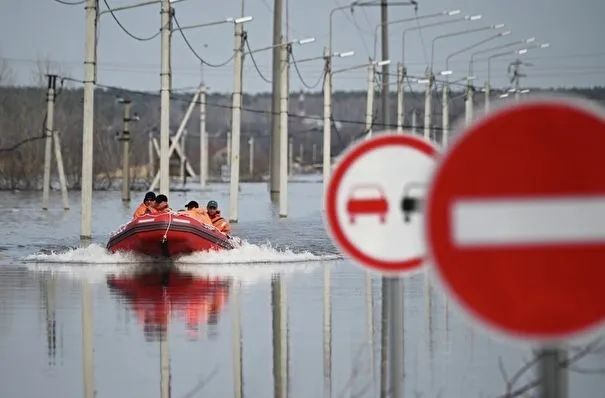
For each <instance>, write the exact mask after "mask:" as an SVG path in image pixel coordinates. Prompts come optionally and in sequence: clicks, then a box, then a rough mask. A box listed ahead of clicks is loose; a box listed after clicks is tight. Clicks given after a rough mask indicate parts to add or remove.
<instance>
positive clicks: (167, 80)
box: [159, 0, 172, 199]
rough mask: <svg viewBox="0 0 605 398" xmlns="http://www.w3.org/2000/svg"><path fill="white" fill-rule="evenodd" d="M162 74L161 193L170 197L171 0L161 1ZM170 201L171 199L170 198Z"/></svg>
mask: <svg viewBox="0 0 605 398" xmlns="http://www.w3.org/2000/svg"><path fill="white" fill-rule="evenodd" d="M161 3H162V10H161V12H160V14H161V23H162V25H161V32H162V33H161V37H162V42H161V50H160V51H161V72H160V81H161V88H160V107H161V111H160V173H159V174H160V192H161V193H163V194H164V195H166V196H169V195H170V163H169V161H170V155H169V148H170V91H171V80H172V79H171V72H170V38H171V36H172V7H171V6H170V0H161ZM169 199H170V198H169Z"/></svg>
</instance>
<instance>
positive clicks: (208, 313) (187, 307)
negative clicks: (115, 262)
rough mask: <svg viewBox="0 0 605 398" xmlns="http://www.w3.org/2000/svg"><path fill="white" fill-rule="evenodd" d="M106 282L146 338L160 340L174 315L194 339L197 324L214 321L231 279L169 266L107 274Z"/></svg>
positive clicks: (196, 336) (223, 304)
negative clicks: (140, 327) (130, 310)
mask: <svg viewBox="0 0 605 398" xmlns="http://www.w3.org/2000/svg"><path fill="white" fill-rule="evenodd" d="M107 286H108V287H109V289H110V291H111V292H113V293H114V294H115V295H116V296H117V297H119V298H120V299H121V300H122V301H123V302H124V303H126V304H127V305H128V306H130V307H131V309H132V311H133V312H134V313H135V314H136V315H137V318H138V320H139V322H140V323H141V324H142V325H143V328H144V332H145V338H146V340H147V341H158V340H161V339H162V337H163V336H165V334H166V333H167V330H168V324H169V323H170V320H171V319H173V318H181V319H184V321H185V325H186V329H187V334H188V336H189V338H190V339H192V340H197V339H198V338H199V329H200V325H202V324H207V325H210V326H212V325H216V324H217V322H218V317H219V314H220V312H221V310H222V309H223V307H224V306H225V304H226V302H227V298H228V296H229V290H230V286H231V281H230V280H229V279H224V278H220V277H207V276H205V277H202V276H195V275H194V274H192V273H187V272H183V271H181V270H179V269H178V268H176V267H168V268H166V269H162V270H146V269H143V270H139V271H136V272H134V273H132V274H126V275H110V276H108V278H107Z"/></svg>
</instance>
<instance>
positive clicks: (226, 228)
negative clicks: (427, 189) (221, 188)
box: [206, 200, 231, 234]
mask: <svg viewBox="0 0 605 398" xmlns="http://www.w3.org/2000/svg"><path fill="white" fill-rule="evenodd" d="M206 211H207V213H208V216H209V217H210V221H212V225H214V228H216V229H218V230H219V231H221V232H222V233H224V234H230V233H231V226H230V225H229V223H227V221H225V219H224V218H223V216H221V211H220V210H219V209H218V203H216V201H215V200H211V201H210V202H208V204H207V205H206Z"/></svg>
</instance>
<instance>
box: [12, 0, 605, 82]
mask: <svg viewBox="0 0 605 398" xmlns="http://www.w3.org/2000/svg"><path fill="white" fill-rule="evenodd" d="M66 1H76V0H66ZM283 1H284V2H286V1H287V0H283ZM1 2H2V6H1V12H0V58H3V59H5V60H7V61H9V64H10V65H11V66H12V67H13V69H14V70H15V71H16V74H17V76H18V82H19V83H21V84H28V83H30V82H31V81H32V72H31V71H32V70H33V69H34V68H35V64H36V60H38V59H50V60H52V61H54V62H56V63H57V64H59V65H60V66H59V67H60V73H69V75H70V76H71V77H73V78H77V79H81V78H82V77H83V63H82V62H83V54H84V16H85V14H84V6H83V5H75V6H69V5H62V4H59V3H58V2H56V1H55V0H1ZM107 2H108V3H109V5H110V6H111V7H112V8H115V7H119V6H123V5H126V4H132V3H133V2H135V3H136V2H137V0H107ZM349 2H350V1H349V0H289V5H288V9H289V12H288V14H289V28H290V29H289V35H290V39H291V40H294V39H300V38H305V37H310V36H312V37H315V38H316V41H315V42H314V43H311V44H307V45H304V46H295V47H294V55H295V57H296V58H298V59H303V58H309V57H315V56H321V54H322V49H323V46H325V45H327V42H328V20H329V12H330V9H332V8H334V7H338V6H340V5H346V4H348V3H349ZM418 3H419V10H418V15H420V16H422V15H426V14H433V13H438V12H440V11H443V10H455V9H460V10H461V11H462V15H471V14H481V15H482V16H483V18H482V20H480V21H475V22H455V23H450V24H449V25H448V24H446V25H443V26H437V27H430V28H428V27H427V28H424V29H420V30H418V29H416V30H413V31H411V32H409V33H408V34H406V45H405V50H406V51H405V61H406V64H407V66H408V69H409V73H410V75H414V76H418V75H421V74H423V73H424V70H425V68H426V65H427V62H429V61H430V57H431V42H432V39H433V38H434V37H435V36H438V35H443V34H447V33H452V32H456V31H461V30H467V29H472V28H473V27H483V26H489V25H491V24H500V23H502V24H505V25H506V27H505V28H504V29H501V30H500V31H502V30H510V31H511V35H510V36H506V37H501V38H498V39H495V40H493V41H490V42H488V43H486V44H484V45H482V46H481V47H477V48H476V49H473V50H471V51H468V52H464V53H462V54H460V55H457V56H455V57H453V58H452V59H451V61H450V69H452V70H453V71H454V73H455V76H453V77H452V78H451V79H458V78H462V77H464V76H466V75H467V74H468V72H467V71H468V60H469V57H470V54H471V53H472V52H473V51H477V50H480V49H484V48H490V47H493V46H498V45H502V44H506V43H509V42H513V41H517V40H522V39H525V38H528V37H536V38H537V41H539V42H548V43H550V45H551V47H550V48H548V49H540V50H532V51H530V52H529V53H528V54H526V55H525V56H523V57H522V59H523V60H525V61H528V62H531V63H532V64H533V66H531V67H527V68H525V69H524V71H525V73H527V78H526V79H525V80H523V83H524V84H525V85H528V86H542V87H551V86H574V85H575V86H593V85H605V25H604V24H603V20H602V18H603V16H604V15H605V2H604V1H599V0H575V1H569V0H567V1H561V0H431V1H427V0H418ZM272 6H273V0H245V15H250V16H253V17H254V20H253V21H252V22H249V23H247V24H246V30H247V32H248V38H249V42H250V44H251V46H252V48H261V47H266V46H269V45H271V41H272ZM100 7H101V9H102V10H103V9H106V6H105V4H104V0H100ZM284 7H286V5H285V3H284ZM175 8H176V17H177V19H178V21H179V22H180V24H181V26H185V25H192V24H200V23H205V22H213V21H217V20H222V19H224V18H225V17H230V16H238V15H240V10H241V1H240V0H237V1H236V0H221V1H216V0H185V1H183V2H181V3H178V4H175ZM159 9H160V6H159V4H157V5H150V6H146V7H142V8H138V9H135V10H128V11H122V12H118V13H116V15H117V16H118V18H119V19H120V22H122V24H123V25H124V26H125V27H126V29H128V30H129V31H130V32H131V33H133V34H134V35H137V36H140V37H148V36H151V35H153V34H155V33H157V32H158V30H159V27H160V15H159ZM284 14H285V13H284ZM413 16H414V10H413V7H409V6H407V7H402V6H399V7H396V6H393V7H391V8H390V9H389V20H390V21H395V20H399V19H405V18H411V17H413ZM458 17H459V16H456V17H449V18H458ZM284 19H285V18H284ZM446 19H447V17H442V18H426V19H422V20H420V21H417V22H407V23H395V24H391V25H390V26H389V40H390V43H389V44H390V50H389V51H390V57H389V58H390V59H391V60H392V64H391V70H393V71H394V70H395V66H394V65H395V62H397V61H400V60H401V53H402V30H403V29H405V28H410V27H416V26H419V25H420V26H422V25H424V24H432V23H436V22H438V21H442V20H446ZM379 22H380V8H379V7H365V8H357V9H355V12H354V13H353V14H351V12H350V11H348V10H347V11H344V12H343V11H338V12H336V13H335V16H334V23H333V31H334V39H333V43H334V44H333V45H334V48H333V49H334V51H342V52H344V51H355V53H356V54H355V56H353V57H349V58H342V59H336V60H335V61H334V68H335V69H340V68H346V67H350V66H356V65H362V64H364V63H366V62H367V59H368V56H369V55H371V54H373V41H374V40H373V32H374V29H375V27H376V25H377V24H378V23H379ZM100 25H101V26H100V37H99V47H98V51H99V52H98V55H99V83H101V84H105V85H111V86H120V87H125V88H130V89H137V90H141V89H143V90H158V89H159V85H160V76H159V70H160V38H159V37H157V38H155V39H153V40H151V41H145V42H141V41H137V40H135V39H132V38H130V37H128V36H127V35H126V34H125V33H124V32H123V31H122V30H121V29H120V27H119V26H118V25H117V24H116V22H115V21H114V20H113V19H112V17H111V15H110V14H109V13H105V14H103V15H102V16H101V23H100ZM418 32H421V33H422V34H418ZM496 32H497V31H490V30H486V31H482V32H476V33H472V34H465V35H459V36H456V37H451V38H445V39H440V40H439V41H437V42H436V46H435V59H434V68H435V70H436V71H439V70H443V69H444V67H445V65H444V64H445V58H446V57H447V56H448V55H449V54H452V53H454V52H456V51H458V50H460V49H462V48H464V47H466V46H469V45H472V44H474V43H477V42H479V41H481V40H483V39H486V38H488V37H490V36H492V35H494V34H495V33H496ZM185 33H186V35H187V37H188V38H189V40H190V42H191V43H192V45H193V46H194V48H195V50H196V51H197V52H198V53H199V54H200V55H201V56H202V57H203V58H204V59H205V60H206V61H208V62H210V63H221V62H223V61H225V60H226V59H228V58H229V57H230V56H231V54H232V51H233V50H232V49H233V41H234V40H233V25H232V24H223V25H218V26H214V27H206V28H201V29H193V30H187V31H186V32H185ZM172 44H173V50H172V66H173V87H174V88H175V89H176V88H181V87H191V86H195V85H197V84H198V83H199V81H200V73H201V71H200V69H201V68H200V62H199V60H198V59H197V58H196V57H195V56H194V55H193V54H192V52H191V51H190V50H189V49H188V48H187V46H186V45H185V43H184V42H183V39H182V37H181V36H180V35H179V33H178V32H174V34H173V38H172ZM379 45H380V42H379ZM512 48H514V47H511V49H512ZM481 58H482V57H479V58H478V59H479V61H478V62H477V63H476V65H475V68H474V69H475V70H474V75H476V76H477V78H478V79H479V81H480V82H481V83H483V82H484V80H485V78H486V75H487V62H486V61H485V60H481ZM255 59H256V61H257V63H258V64H259V67H260V70H261V72H262V73H263V74H264V75H265V77H266V78H268V79H270V78H271V51H265V52H260V53H257V54H256V55H255ZM513 59H514V58H513V57H512V56H508V57H502V58H498V59H497V60H494V62H493V66H492V84H493V85H495V86H504V85H506V84H507V82H508V78H507V71H506V68H507V65H508V63H509V62H510V61H512V60H513ZM322 67H323V66H322V61H321V60H318V61H310V62H305V63H301V64H300V66H299V69H300V71H301V73H302V75H303V78H304V79H305V81H306V83H307V84H308V85H314V84H315V83H316V82H317V81H318V79H319V78H320V76H321V73H322ZM203 73H204V76H205V80H206V82H207V84H208V85H209V86H210V87H211V90H212V91H222V92H227V91H230V88H231V87H232V85H233V83H232V81H233V77H232V75H233V64H232V63H230V64H228V65H226V66H224V67H221V68H210V67H204V72H203ZM291 82H292V83H291V88H292V90H293V91H295V90H300V89H302V88H303V85H302V84H301V82H300V80H299V78H298V77H297V76H296V74H295V71H294V68H292V80H291ZM365 86H366V72H365V70H364V69H359V70H356V71H351V72H344V73H339V74H337V75H335V77H334V89H335V90H358V89H364V88H365ZM412 87H414V89H416V88H418V89H420V88H421V86H418V85H412ZM244 88H245V91H246V92H249V93H254V92H259V91H261V92H264V91H269V90H270V88H271V86H270V84H268V83H266V82H264V81H263V80H262V79H261V78H260V77H259V76H258V74H257V72H256V71H255V69H254V67H253V65H252V62H251V60H250V58H249V57H247V59H246V61H245V72H244ZM320 88H321V87H319V86H318V89H320Z"/></svg>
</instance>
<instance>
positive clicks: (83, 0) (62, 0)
mask: <svg viewBox="0 0 605 398" xmlns="http://www.w3.org/2000/svg"><path fill="white" fill-rule="evenodd" d="M54 1H55V2H57V3H59V4H64V5H66V6H79V5H82V4H84V3H86V1H87V0H80V1H65V0H54Z"/></svg>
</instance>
